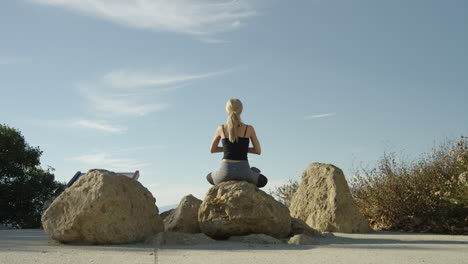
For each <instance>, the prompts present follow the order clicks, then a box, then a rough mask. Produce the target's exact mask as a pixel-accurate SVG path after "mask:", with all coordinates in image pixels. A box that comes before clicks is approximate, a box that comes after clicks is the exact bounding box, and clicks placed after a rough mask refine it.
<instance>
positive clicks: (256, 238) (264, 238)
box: [228, 234, 284, 244]
mask: <svg viewBox="0 0 468 264" xmlns="http://www.w3.org/2000/svg"><path fill="white" fill-rule="evenodd" d="M228 240H229V241H236V242H242V243H249V244H284V242H283V241H281V240H279V239H277V238H274V237H271V236H269V235H265V234H250V235H247V236H232V237H230V238H229V239H228Z"/></svg>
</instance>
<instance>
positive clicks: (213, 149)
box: [210, 126, 224, 153]
mask: <svg viewBox="0 0 468 264" xmlns="http://www.w3.org/2000/svg"><path fill="white" fill-rule="evenodd" d="M220 130H221V127H220V126H218V128H217V129H216V133H215V136H214V137H213V140H212V141H211V149H210V152H211V153H218V152H223V151H224V150H223V148H222V147H220V146H219V141H220V140H221V133H220Z"/></svg>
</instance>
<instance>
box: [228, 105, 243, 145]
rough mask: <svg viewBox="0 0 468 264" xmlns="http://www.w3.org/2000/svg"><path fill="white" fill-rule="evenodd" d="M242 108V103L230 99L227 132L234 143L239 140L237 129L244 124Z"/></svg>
mask: <svg viewBox="0 0 468 264" xmlns="http://www.w3.org/2000/svg"><path fill="white" fill-rule="evenodd" d="M242 108H243V106H242V102H241V101H240V100H239V99H236V98H232V99H229V100H228V101H227V103H226V112H227V113H228V118H227V130H228V132H229V141H231V142H232V143H234V142H236V141H237V139H238V138H239V137H238V135H237V128H238V127H239V126H240V125H242V124H243V123H242V120H241V117H240V115H241V113H242Z"/></svg>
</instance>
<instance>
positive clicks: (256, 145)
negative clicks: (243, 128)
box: [248, 126, 262, 155]
mask: <svg viewBox="0 0 468 264" xmlns="http://www.w3.org/2000/svg"><path fill="white" fill-rule="evenodd" d="M249 127H250V133H249V134H250V139H252V145H253V148H249V150H248V151H249V153H252V154H257V155H260V154H261V153H262V148H261V147H260V142H259V141H258V138H257V133H255V129H254V127H253V126H249Z"/></svg>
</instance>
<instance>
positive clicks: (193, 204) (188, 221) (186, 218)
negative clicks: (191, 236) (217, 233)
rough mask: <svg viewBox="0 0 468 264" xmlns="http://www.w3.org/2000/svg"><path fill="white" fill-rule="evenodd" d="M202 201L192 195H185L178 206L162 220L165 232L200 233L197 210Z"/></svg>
mask: <svg viewBox="0 0 468 264" xmlns="http://www.w3.org/2000/svg"><path fill="white" fill-rule="evenodd" d="M201 204H202V201H201V200H199V199H197V198H195V197H194V196H192V195H187V196H185V197H184V198H182V200H181V201H180V203H179V206H177V208H176V209H175V210H174V211H172V212H171V213H170V214H169V215H168V216H167V217H166V218H164V227H165V229H166V231H171V232H185V233H200V232H201V231H200V226H199V225H198V209H199V208H200V205H201Z"/></svg>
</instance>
